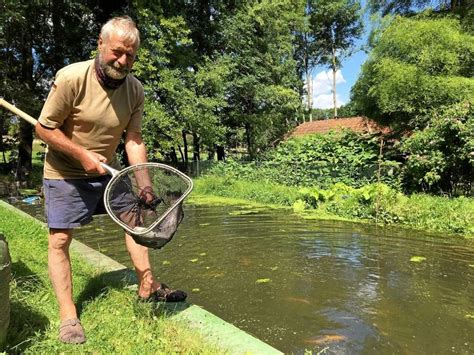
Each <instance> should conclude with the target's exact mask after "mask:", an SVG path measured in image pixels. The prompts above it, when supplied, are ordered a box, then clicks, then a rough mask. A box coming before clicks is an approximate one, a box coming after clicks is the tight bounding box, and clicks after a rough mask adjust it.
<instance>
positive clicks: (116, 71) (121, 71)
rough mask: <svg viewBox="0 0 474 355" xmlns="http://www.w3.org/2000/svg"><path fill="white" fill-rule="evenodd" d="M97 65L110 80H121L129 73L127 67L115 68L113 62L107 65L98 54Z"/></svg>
mask: <svg viewBox="0 0 474 355" xmlns="http://www.w3.org/2000/svg"><path fill="white" fill-rule="evenodd" d="M99 64H100V66H101V67H102V70H103V71H104V73H105V75H107V76H108V77H109V78H111V79H115V80H121V79H123V78H125V77H126V76H127V75H128V73H130V70H129V69H128V68H127V67H122V68H120V67H119V66H118V65H117V66H115V64H116V63H115V62H114V63H112V64H107V63H106V62H105V61H104V59H103V58H102V55H101V54H100V53H99Z"/></svg>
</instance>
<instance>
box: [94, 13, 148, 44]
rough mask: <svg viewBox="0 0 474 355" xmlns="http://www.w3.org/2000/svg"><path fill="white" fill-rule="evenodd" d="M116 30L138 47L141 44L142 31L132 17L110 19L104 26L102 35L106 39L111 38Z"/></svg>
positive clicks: (101, 31)
mask: <svg viewBox="0 0 474 355" xmlns="http://www.w3.org/2000/svg"><path fill="white" fill-rule="evenodd" d="M114 32H115V33H117V34H119V35H120V36H123V37H125V38H126V39H127V40H129V41H131V42H133V43H134V44H136V46H137V48H138V47H139V46H140V32H138V29H137V25H136V24H135V21H133V20H132V18H131V17H129V16H120V17H114V18H112V19H110V20H108V21H107V22H106V23H105V24H104V25H103V26H102V29H101V30H100V36H101V37H102V39H103V40H105V39H108V38H110V34H111V33H114Z"/></svg>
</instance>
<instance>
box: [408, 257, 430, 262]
mask: <svg viewBox="0 0 474 355" xmlns="http://www.w3.org/2000/svg"><path fill="white" fill-rule="evenodd" d="M425 260H426V258H425V257H424V256H412V257H411V258H410V261H413V262H415V263H420V262H422V261H425Z"/></svg>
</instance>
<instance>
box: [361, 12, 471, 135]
mask: <svg viewBox="0 0 474 355" xmlns="http://www.w3.org/2000/svg"><path fill="white" fill-rule="evenodd" d="M473 70H474V36H473V35H470V34H467V33H463V32H462V31H461V27H460V24H459V20H457V19H455V18H435V19H432V18H426V17H423V16H422V17H420V18H403V17H396V18H395V19H394V20H393V21H392V22H391V23H390V24H389V25H388V26H387V28H385V30H383V31H382V32H381V34H380V35H379V37H378V38H377V39H376V41H375V45H374V48H373V50H372V52H371V54H370V57H369V59H368V61H367V62H366V63H365V64H364V65H363V67H362V71H361V75H360V77H359V79H358V80H357V82H356V84H355V85H354V87H353V89H352V101H354V104H355V106H356V109H357V110H358V111H360V112H364V113H365V114H366V115H368V116H369V117H372V118H374V119H375V120H378V121H381V122H382V123H384V124H389V125H391V126H393V127H394V128H400V129H405V130H413V129H416V128H424V127H426V125H427V124H428V123H429V120H430V116H429V115H428V113H429V112H432V111H433V110H434V109H436V108H438V107H441V106H448V105H452V104H455V103H458V102H463V101H465V100H466V99H468V98H470V97H472V94H473V92H474V78H473V77H472V75H473Z"/></svg>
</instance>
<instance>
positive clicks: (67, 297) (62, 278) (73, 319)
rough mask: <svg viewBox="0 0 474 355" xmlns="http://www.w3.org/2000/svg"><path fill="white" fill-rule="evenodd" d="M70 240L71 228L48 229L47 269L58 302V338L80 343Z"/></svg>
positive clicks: (82, 337)
mask: <svg viewBox="0 0 474 355" xmlns="http://www.w3.org/2000/svg"><path fill="white" fill-rule="evenodd" d="M71 241H72V229H50V230H49V241H48V270H49V278H50V279H51V283H52V284H53V289H54V292H55V293H56V299H57V300H58V304H59V318H60V319H61V323H60V325H59V339H60V340H61V341H62V342H64V343H71V344H81V343H84V342H85V341H86V337H85V335H84V329H83V328H82V325H81V323H80V322H79V320H78V319H77V311H76V306H75V305H74V301H73V300H72V273H71V260H70V257H69V245H70V244H71Z"/></svg>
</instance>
